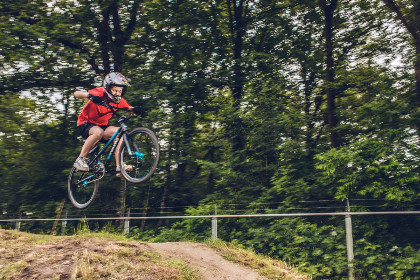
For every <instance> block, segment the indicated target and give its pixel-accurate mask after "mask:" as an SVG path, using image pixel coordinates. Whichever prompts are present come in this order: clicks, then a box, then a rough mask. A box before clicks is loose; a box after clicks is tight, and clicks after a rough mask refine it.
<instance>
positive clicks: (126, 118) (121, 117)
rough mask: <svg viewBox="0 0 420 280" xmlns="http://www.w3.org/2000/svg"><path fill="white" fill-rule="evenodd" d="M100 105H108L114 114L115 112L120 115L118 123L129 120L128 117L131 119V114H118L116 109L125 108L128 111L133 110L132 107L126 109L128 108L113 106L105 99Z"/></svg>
mask: <svg viewBox="0 0 420 280" xmlns="http://www.w3.org/2000/svg"><path fill="white" fill-rule="evenodd" d="M98 105H101V106H104V107H107V108H109V109H111V112H112V113H113V114H115V115H116V116H118V117H119V120H118V123H122V122H124V121H125V120H128V119H130V118H131V117H132V116H129V115H120V114H118V113H117V112H116V111H115V110H114V109H117V110H123V111H126V112H130V113H131V112H133V110H131V109H126V108H118V107H115V106H112V105H111V104H109V103H107V102H105V101H102V102H101V103H98Z"/></svg>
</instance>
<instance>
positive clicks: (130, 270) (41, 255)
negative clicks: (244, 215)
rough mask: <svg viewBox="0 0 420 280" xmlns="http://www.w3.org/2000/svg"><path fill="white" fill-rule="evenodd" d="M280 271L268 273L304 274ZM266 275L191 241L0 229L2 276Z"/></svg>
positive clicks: (231, 279)
mask: <svg viewBox="0 0 420 280" xmlns="http://www.w3.org/2000/svg"><path fill="white" fill-rule="evenodd" d="M291 275H292V276H290V275H289V276H287V277H284V276H285V275H284V274H283V273H280V274H279V275H277V276H275V277H274V278H273V277H270V278H271V279H304V278H301V277H300V276H296V277H294V276H293V275H296V274H291ZM98 278H104V279H133V280H134V279H152V280H153V279H159V280H160V279H171V280H172V279H212V280H222V279H229V280H235V279H238V280H247V279H267V278H265V277H263V276H261V275H259V274H258V272H257V271H256V270H253V269H251V268H249V267H246V266H244V265H241V264H238V263H234V262H231V261H227V260H226V259H224V258H223V257H221V256H220V254H219V253H218V252H217V251H216V250H215V249H213V248H210V247H208V246H207V245H205V244H198V243H192V242H179V243H178V242H177V243H143V242H136V241H128V240H124V239H123V238H121V240H118V239H116V236H114V235H106V234H100V235H98V234H83V235H82V236H79V235H76V236H65V237H56V236H47V235H35V234H28V233H22V232H18V231H13V230H1V229H0V279H98Z"/></svg>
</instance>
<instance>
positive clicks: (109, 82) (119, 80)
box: [103, 72, 130, 103]
mask: <svg viewBox="0 0 420 280" xmlns="http://www.w3.org/2000/svg"><path fill="white" fill-rule="evenodd" d="M129 85H130V84H129V83H128V81H127V79H126V78H125V77H124V75H122V74H121V73H118V72H111V73H109V74H108V75H106V76H105V79H104V84H103V87H104V88H105V92H106V94H107V95H108V97H109V99H111V100H112V102H114V103H120V100H121V98H119V96H115V95H113V94H112V92H111V87H112V86H119V87H123V91H122V94H121V97H123V96H124V94H125V92H126V91H127V87H128V86H129Z"/></svg>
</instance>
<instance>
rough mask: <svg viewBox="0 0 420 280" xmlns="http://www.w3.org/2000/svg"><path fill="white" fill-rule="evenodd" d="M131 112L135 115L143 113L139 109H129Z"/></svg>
mask: <svg viewBox="0 0 420 280" xmlns="http://www.w3.org/2000/svg"><path fill="white" fill-rule="evenodd" d="M131 111H132V112H133V113H134V114H136V115H141V114H142V113H143V111H142V110H141V109H140V107H133V108H131Z"/></svg>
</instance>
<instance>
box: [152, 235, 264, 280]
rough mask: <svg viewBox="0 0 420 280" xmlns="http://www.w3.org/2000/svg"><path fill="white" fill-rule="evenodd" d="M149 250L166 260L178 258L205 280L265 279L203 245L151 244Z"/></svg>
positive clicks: (189, 243) (186, 243) (188, 243)
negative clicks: (154, 251) (151, 249)
mask: <svg viewBox="0 0 420 280" xmlns="http://www.w3.org/2000/svg"><path fill="white" fill-rule="evenodd" d="M149 246H150V247H151V248H153V249H154V250H156V251H157V252H158V253H160V254H162V255H163V256H165V257H166V258H180V259H183V260H184V261H185V262H187V264H189V265H191V266H192V267H195V268H196V269H197V270H198V272H199V274H200V275H201V276H202V279H206V280H235V279H237V280H255V279H261V280H262V279H267V278H265V277H262V276H260V275H259V274H258V272H256V271H254V270H252V269H250V268H247V267H245V266H243V265H240V264H236V263H232V262H230V261H227V260H225V259H224V258H223V257H221V256H220V255H219V254H218V253H217V252H216V251H215V250H214V249H212V248H209V247H208V246H207V245H205V244H200V243H192V242H168V243H151V244H149Z"/></svg>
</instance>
